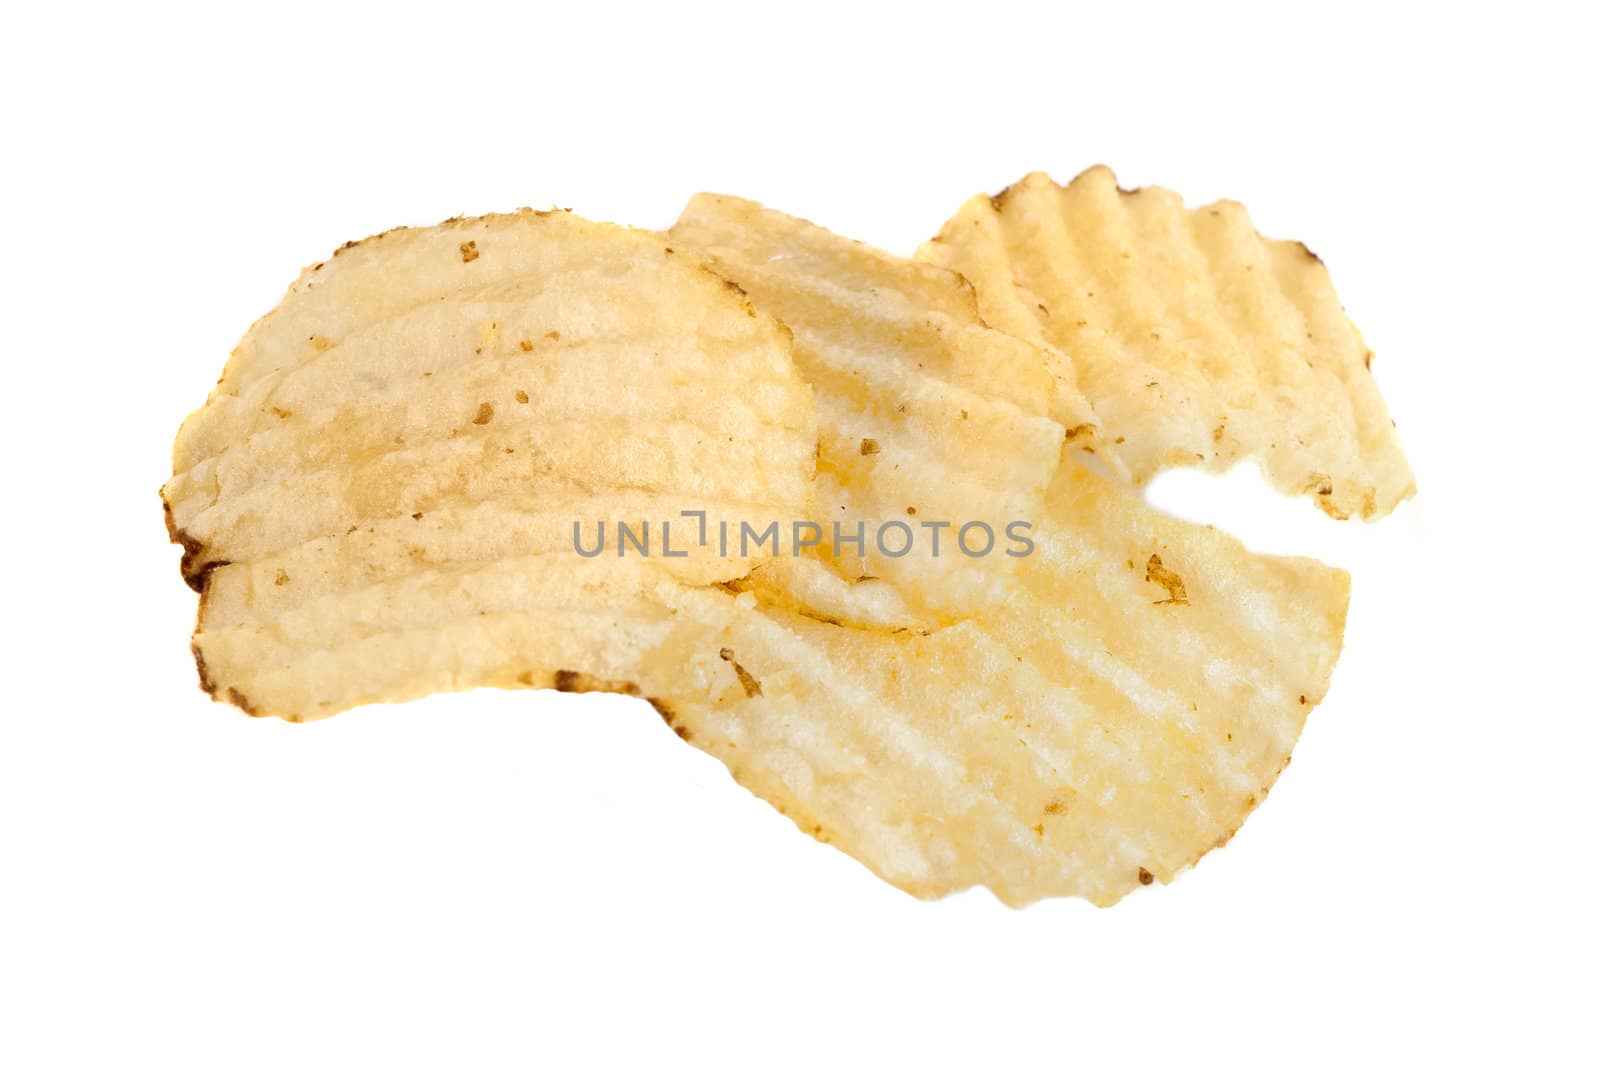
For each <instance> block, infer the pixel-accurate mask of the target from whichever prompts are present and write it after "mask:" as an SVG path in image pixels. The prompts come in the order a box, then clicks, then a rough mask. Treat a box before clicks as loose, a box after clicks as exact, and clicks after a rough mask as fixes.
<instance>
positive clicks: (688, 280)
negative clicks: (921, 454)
mask: <svg viewBox="0 0 1600 1068" xmlns="http://www.w3.org/2000/svg"><path fill="white" fill-rule="evenodd" d="M472 235H476V236H472ZM458 238H460V239H461V240H457V239H458ZM462 241H472V242H474V243H475V247H476V249H477V252H478V255H477V256H476V257H467V258H463V257H462V256H461V255H456V256H455V257H454V259H453V261H452V262H450V263H448V264H441V262H440V259H441V257H442V256H443V253H444V251H446V250H448V249H450V248H453V247H455V246H457V245H460V244H461V243H462ZM358 247H359V248H360V249H361V252H360V253H359V255H357V254H354V250H352V251H351V252H348V253H346V254H345V256H342V257H340V258H339V260H340V262H339V264H338V266H334V265H332V264H330V265H329V267H328V268H327V269H326V270H324V271H322V272H321V273H317V272H312V273H311V275H309V276H303V278H302V282H301V283H299V284H298V285H297V288H296V289H295V290H292V291H291V294H290V297H289V298H287V299H286V301H285V305H284V306H283V307H282V308H280V309H279V311H278V312H274V313H273V314H272V315H269V316H268V317H266V318H265V319H263V320H261V322H260V323H258V324H257V325H256V327H255V328H253V329H252V331H251V334H250V336H249V337H247V339H246V342H245V343H244V344H242V345H241V346H240V349H239V350H238V351H237V352H236V353H235V355H234V357H233V360H232V361H231V362H230V367H231V368H233V369H234V370H233V373H232V374H231V375H229V376H227V377H225V380H224V384H223V387H219V391H218V393H216V394H215V395H213V397H212V399H211V401H210V402H208V404H207V407H206V408H205V409H203V410H202V412H201V413H198V414H197V415H196V416H194V417H191V419H190V420H189V421H188V422H187V423H186V424H185V429H184V430H183V432H182V433H181V434H180V439H179V447H178V450H177V451H178V453H179V455H180V457H181V456H183V455H185V454H186V453H187V455H188V456H189V458H190V460H191V461H192V462H190V463H188V465H187V466H185V465H184V463H183V460H182V459H180V460H179V461H178V462H177V464H176V465H175V466H177V467H178V468H179V470H178V473H177V474H176V475H175V476H174V478H173V479H172V481H171V482H169V483H168V485H167V486H166V487H165V488H164V490H163V498H164V500H165V503H166V506H167V517H168V523H169V526H170V528H171V532H172V535H173V538H174V540H175V541H178V542H180V543H182V544H183V545H184V547H185V561H184V569H185V574H186V576H187V577H188V578H189V579H190V580H191V582H193V583H194V584H196V586H197V588H203V589H204V596H203V599H202V610H201V618H200V628H199V631H198V632H197V634H196V636H195V650H196V657H197V660H198V661H199V662H200V664H201V670H202V677H203V679H204V681H205V682H206V685H207V686H208V688H210V689H212V690H214V692H217V693H219V694H222V695H224V696H227V697H229V698H230V699H232V700H234V701H236V703H239V704H241V705H243V706H245V707H247V708H250V709H251V710H253V711H257V712H264V713H270V714H275V715H282V716H286V717H289V718H295V719H305V718H311V717H313V716H319V715H327V714H330V713H332V712H335V711H338V710H339V709H341V708H345V707H349V706H350V705H351V704H354V703H361V702H366V701H375V700H398V699H403V698H406V697H414V696H418V695H420V694H421V693H424V692H429V691H430V690H442V689H452V688H461V687H468V686H477V685H515V684H520V685H549V684H551V683H552V682H553V681H555V682H559V681H560V680H561V679H566V680H568V681H569V682H570V681H571V680H572V679H586V680H598V681H593V682H592V684H593V685H596V686H598V685H601V684H602V683H604V684H605V685H613V686H617V687H624V688H625V687H627V686H634V685H638V684H639V682H640V681H642V680H649V679H651V678H653V677H655V673H656V670H657V668H656V665H659V666H660V667H661V670H663V671H665V670H666V669H667V666H668V665H671V664H673V663H675V662H676V661H675V658H674V657H673V656H671V655H668V653H667V651H668V650H670V649H672V648H673V643H674V641H675V640H677V639H676V638H675V637H674V635H675V634H676V633H677V630H675V628H678V629H681V630H682V631H683V632H685V633H699V632H700V630H701V629H703V626H704V625H703V624H702V623H700V622H699V621H696V620H691V619H689V618H687V617H681V618H680V616H679V612H678V610H677V609H676V608H673V607H671V596H672V591H673V590H674V589H676V588H677V587H679V586H682V585H684V584H709V583H716V582H723V581H728V580H731V579H735V578H739V577H741V576H743V575H744V574H745V573H746V572H748V571H749V569H750V567H751V564H750V563H749V562H748V560H746V559H743V558H740V557H739V556H738V555H736V554H729V553H726V552H724V551H722V548H721V546H719V545H718V544H717V543H716V542H715V541H714V540H713V539H710V538H708V537H706V536H705V525H706V524H707V522H708V521H710V522H713V523H721V524H727V523H732V524H735V525H736V526H737V525H739V524H746V523H748V524H753V525H756V526H765V525H767V524H776V523H778V522H780V521H785V520H788V519H789V518H790V517H793V516H797V515H805V514H808V513H809V511H810V509H811V486H812V479H813V477H814V466H815V450H816V433H817V431H816V422H815V415H814V409H813V404H812V399H811V391H810V389H809V387H808V386H806V384H805V383H804V382H803V381H801V379H800V378H799V377H798V375H797V373H796V370H795V367H794V363H793V358H792V343H791V340H790V336H789V334H788V331H787V330H786V329H784V328H783V327H782V326H781V325H780V324H778V323H777V322H776V321H774V320H773V319H771V318H770V317H768V316H766V315H764V314H762V313H760V312H758V311H757V310H756V309H755V308H754V307H753V306H752V305H751V304H750V303H749V301H748V300H746V299H745V298H744V296H743V295H742V294H741V293H739V292H738V290H737V289H736V287H733V286H731V285H729V284H728V283H727V282H726V281H724V280H723V279H722V278H720V277H718V276H716V275H713V274H712V273H710V272H709V271H708V270H706V268H705V267H704V265H703V263H702V262H701V261H700V260H698V259H697V258H695V257H693V256H692V255H689V254H687V253H684V252H679V251H674V250H672V249H670V248H668V247H667V246H666V244H665V243H664V242H663V241H662V240H661V239H660V238H659V237H658V236H656V235H653V234H649V233H645V232H640V231H629V230H625V229H623V228H620V227H614V226H606V225H602V224H597V223H590V222H587V221H585V220H582V219H578V218H576V217H574V216H571V215H567V214H564V213H561V214H554V215H548V214H545V215H541V214H536V213H531V212H526V213H521V214H518V215H511V216H497V217H492V218H490V219H485V220H465V221H459V220H458V221H456V222H452V223H449V224H446V225H445V226H443V227H441V228H437V230H436V231H432V232H429V231H408V232H406V233H405V235H404V236H395V235H393V234H391V235H390V236H388V237H386V238H384V239H382V240H379V239H373V241H371V242H367V243H363V244H362V245H361V246H358ZM478 264H483V265H485V266H487V267H488V268H490V273H488V274H479V273H474V272H473V271H471V270H470V268H473V267H475V266H477V265H478ZM452 270H454V271H455V276H454V277H455V281H454V283H453V284H454V285H456V286H457V287H458V288H457V289H454V290H451V289H449V288H447V286H448V285H449V284H451V283H450V281H449V280H450V277H451V271H452ZM463 272H464V273H463ZM518 272H522V273H518ZM308 279H309V280H308ZM485 281H488V282H490V283H491V287H490V288H484V287H483V286H482V285H481V283H483V282H485ZM350 302H354V303H355V304H356V305H358V306H355V307H352V306H349V305H350ZM297 332H305V336H308V337H312V336H314V337H317V338H320V339H322V343H319V344H317V345H314V346H309V347H307V346H303V345H300V344H299V343H297V342H294V340H293V339H294V337H295V336H297ZM232 387H237V388H238V389H239V390H241V391H242V392H240V393H237V394H235V393H230V392H228V389H229V388H232ZM202 439H203V440H204V446H203V447H200V446H199V445H198V444H197V443H198V442H200V441H201V440H202ZM186 444H187V446H188V447H187V448H186ZM624 527H625V528H626V531H625V530H624ZM608 534H609V537H608V536H607V535H608ZM590 557H592V558H590ZM728 600H729V598H728V595H726V594H724V593H722V592H720V591H719V592H718V595H717V601H716V602H715V603H717V604H721V603H723V602H726V601H728ZM558 676H559V678H558ZM530 680H531V681H530ZM586 684H587V683H586Z"/></svg>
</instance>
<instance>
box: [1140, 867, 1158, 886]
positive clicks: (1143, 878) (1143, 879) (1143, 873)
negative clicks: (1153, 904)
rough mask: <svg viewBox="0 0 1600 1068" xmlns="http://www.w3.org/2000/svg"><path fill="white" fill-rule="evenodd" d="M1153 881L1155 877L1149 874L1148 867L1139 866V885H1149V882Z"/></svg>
mask: <svg viewBox="0 0 1600 1068" xmlns="http://www.w3.org/2000/svg"><path fill="white" fill-rule="evenodd" d="M1155 881H1156V877H1155V876H1154V875H1151V874H1150V871H1149V869H1148V868H1140V869H1139V885H1140V886H1149V885H1150V884H1151V883H1153V882H1155Z"/></svg>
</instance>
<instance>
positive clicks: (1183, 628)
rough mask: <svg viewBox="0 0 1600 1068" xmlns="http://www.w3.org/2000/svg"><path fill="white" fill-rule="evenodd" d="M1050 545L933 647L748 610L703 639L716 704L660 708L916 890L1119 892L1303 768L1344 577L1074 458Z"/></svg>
mask: <svg viewBox="0 0 1600 1068" xmlns="http://www.w3.org/2000/svg"><path fill="white" fill-rule="evenodd" d="M1037 539H1038V544H1037V550H1036V552H1035V553H1034V554H1033V555H1031V556H1029V557H1027V558H1025V559H1023V560H1022V561H1020V562H1019V566H1018V569H1017V580H1018V581H1017V587H1016V589H1015V590H1014V591H1013V593H1012V595H1011V596H1010V597H1009V598H1008V599H1007V601H1006V603H1005V604H1004V605H1003V606H1001V607H999V608H998V609H995V610H992V611H990V612H988V613H986V614H984V615H981V616H979V617H978V618H977V619H975V620H970V621H966V622H962V623H959V624H956V625H953V626H950V627H946V628H944V629H941V630H939V631H937V632H935V633H933V634H931V635H928V636H921V635H914V634H884V633H881V632H877V631H872V630H864V629H857V628H849V627H841V626H836V625H829V624H826V623H821V622H816V621H814V620H811V619H808V618H806V617H804V616H801V615H798V614H795V613H792V612H787V611H783V610H779V609H774V608H770V607H761V606H758V605H757V604H756V603H755V602H754V601H753V600H752V601H749V602H747V603H746V608H747V610H746V611H745V612H743V613H740V614H738V615H736V616H735V617H734V619H733V621H732V624H731V627H730V629H729V630H728V631H727V632H726V633H725V634H724V635H722V636H720V637H718V638H717V639H716V644H717V648H716V650H715V651H714V652H713V650H712V649H711V648H710V647H707V648H706V649H702V650H701V651H700V652H699V654H698V655H699V662H700V671H701V672H703V673H705V674H707V675H710V676H711V677H713V678H714V679H718V678H719V684H720V698H719V700H717V701H715V702H713V703H710V704H706V703H700V702H695V701H682V702H677V701H668V702H665V706H666V707H665V711H666V713H667V714H668V716H669V719H670V722H672V723H673V724H674V725H675V726H676V727H677V728H678V729H679V730H680V731H681V732H682V733H684V735H685V736H686V737H687V738H688V739H689V741H690V742H691V743H692V744H694V745H696V746H699V747H700V748H702V749H705V750H706V751H707V752H710V753H712V754H713V755H715V756H717V757H718V758H720V759H721V760H722V761H723V762H724V763H726V764H727V765H728V767H729V768H730V770H731V771H732V772H733V774H734V776H735V778H737V779H738V780H739V781H740V782H741V783H743V784H744V785H745V786H747V787H748V788H750V789H751V790H753V791H754V792H756V793H757V794H759V795H760V796H762V797H764V798H766V799H767V800H768V801H770V802H771V803H773V804H774V805H775V806H776V807H777V808H778V809H779V810H780V811H782V812H784V813H785V814H786V815H788V816H789V817H790V818H791V819H792V820H793V821H794V822H795V823H796V824H797V825H798V826H799V827H800V828H801V829H803V830H805V831H806V832H808V833H810V834H812V835H814V836H815V837H817V838H819V839H820V840H822V841H825V842H829V843H831V844H833V845H835V846H838V847H839V848H841V849H843V850H845V851H846V852H848V853H849V854H850V855H852V856H854V857H856V858H857V859H858V860H860V861H862V862H863V863H864V864H866V865H867V866H868V867H869V868H871V869H872V870H873V871H875V872H876V873H877V874H879V875H880V876H882V877H883V878H884V879H886V880H888V881H889V882H891V883H894V884H895V885H896V886H899V887H901V888H902V889H904V890H907V891H909V892H911V893H913V894H916V895H918V896H923V897H936V896H939V895H942V894H946V893H949V892H951V891H954V890H959V889H962V888H965V887H970V886H977V885H983V886H987V887H989V888H990V889H991V890H993V891H994V893H995V894H996V895H997V896H998V897H999V898H1000V899H1001V900H1003V901H1005V902H1007V903H1009V904H1012V905H1021V904H1025V903H1027V902H1030V901H1034V900H1037V899H1039V898H1041V897H1047V896H1053V895H1062V894H1071V895H1079V896H1083V897H1086V898H1088V899H1089V900H1091V901H1093V902H1095V903H1097V904H1100V905H1109V904H1112V903H1114V902H1115V901H1117V900H1118V899H1120V898H1121V897H1122V896H1123V895H1125V894H1126V893H1127V892H1129V891H1130V890H1133V889H1135V888H1137V887H1138V886H1140V885H1141V884H1147V883H1150V882H1153V881H1155V880H1157V879H1159V880H1161V881H1167V880H1169V879H1171V878H1172V877H1173V876H1174V875H1175V874H1176V873H1178V872H1179V871H1181V870H1183V869H1184V868H1186V867H1188V866H1189V865H1191V864H1193V863H1194V862H1195V861H1197V860H1198V859H1199V858H1200V857H1201V856H1202V855H1204V854H1205V853H1206V852H1207V851H1208V850H1210V849H1211V848H1213V847H1214V846H1217V845H1220V844H1222V843H1223V842H1225V841H1226V840H1227V839H1228V838H1229V837H1230V836H1231V835H1232V834H1233V833H1234V831H1235V830H1237V829H1238V827H1239V825H1240V824H1241V823H1242V821H1243V820H1244V819H1245V817H1246V816H1247V815H1248V814H1249V812H1251V811H1252V810H1253V809H1254V807H1255V806H1256V805H1257V804H1259V803H1260V801H1261V800H1262V798H1264V797H1265V796H1266V793H1267V790H1268V789H1269V788H1270V787H1271V785H1272V783H1273V782H1274V780H1275V779H1276V777H1277V775H1278V773H1279V772H1280V771H1281V769H1282V768H1283V767H1284V766H1285V765H1286V764H1287V763H1288V760H1289V752H1290V749H1291V748H1292V747H1293V745H1294V742H1295V739H1296V738H1297V737H1298V735H1299V732H1300V729H1301V726H1302V725H1303V723H1304V720H1305V717H1306V714H1307V713H1308V712H1309V711H1310V709H1311V708H1312V707H1313V706H1314V705H1315V704H1316V703H1317V702H1318V701H1319V700H1321V698H1322V696H1323V694H1324V693H1325V692H1326V689H1327V685H1328V679H1329V675H1330V673H1331V672H1332V669H1333V665H1334V662H1335V660H1336V659H1337V657H1338V653H1339V648H1340V644H1341V640H1342V634H1343V625H1344V613H1345V607H1346V604H1347V599H1348V580H1347V577H1346V576H1345V574H1344V573H1343V572H1341V571H1337V570H1335V569H1332V568H1328V567H1324V566H1323V565H1321V564H1317V563H1315V562H1314V561H1310V560H1300V559H1280V558H1272V557H1263V556H1256V555H1254V554H1251V553H1250V552H1248V551H1247V550H1246V549H1244V547H1243V546H1242V545H1240V544H1239V542H1238V541H1236V540H1235V539H1233V538H1231V537H1229V536H1227V535H1225V534H1221V533H1218V532H1217V531H1215V530H1212V529H1210V528H1205V527H1199V526H1195V525H1193V524H1189V523H1185V522H1182V521H1180V520H1176V519H1172V518H1170V517H1166V516H1162V515H1160V514H1159V513H1156V512H1155V511H1153V510H1152V509H1150V508H1149V507H1148V506H1146V505H1145V504H1144V503H1143V502H1141V501H1140V500H1139V499H1138V498H1137V497H1136V496H1135V495H1134V494H1132V493H1131V492H1129V491H1127V490H1124V489H1121V488H1118V487H1115V486H1112V485H1110V484H1109V483H1106V482H1104V481H1103V480H1101V479H1100V478H1098V477H1097V476H1094V475H1092V474H1089V473H1088V472H1086V471H1085V470H1083V469H1082V468H1080V467H1079V466H1078V465H1076V464H1074V463H1070V462H1069V463H1065V464H1063V465H1062V468H1061V470H1060V473H1059V474H1058V476H1057V478H1056V480H1055V482H1054V483H1053V485H1052V487H1051V491H1050V499H1049V506H1048V512H1047V514H1046V516H1045V517H1044V518H1043V520H1042V522H1041V529H1040V530H1039V532H1038V534H1037ZM1177 589H1181V591H1182V596H1181V597H1178V596H1174V591H1175V590H1177ZM719 670H720V677H719V676H718V672H719Z"/></svg>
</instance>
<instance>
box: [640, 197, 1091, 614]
mask: <svg viewBox="0 0 1600 1068" xmlns="http://www.w3.org/2000/svg"><path fill="white" fill-rule="evenodd" d="M668 240H669V241H671V243H672V244H673V245H674V246H675V247H678V248H689V249H692V250H693V251H695V252H697V253H699V254H701V255H704V256H705V257H706V258H707V259H708V260H709V261H710V262H711V264H712V266H713V269H715V270H717V271H719V272H721V273H723V274H725V275H726V276H727V277H729V278H731V279H733V281H735V282H737V283H738V284H739V286H740V287H742V288H743V289H744V290H745V291H746V292H748V293H749V294H750V297H751V299H752V300H753V301H754V302H755V303H756V305H757V307H760V308H761V309H762V310H763V311H767V312H770V313H772V314H773V315H776V316H778V318H780V319H782V320H783V321H784V322H785V323H786V324H788V326H789V328H790V329H791V330H793V331H794V335H795V358H796V361H797V363H798V364H799V367H800V370H801V373H802V374H803V375H804V376H805V378H806V379H807V380H808V381H809V382H810V383H811V384H812V385H813V387H814V388H815V390H816V397H817V411H818V420H819V423H820V427H821V446H820V451H819V454H818V461H817V511H816V513H815V519H816V522H817V524H818V526H819V528H820V529H819V531H818V536H819V537H820V539H821V545H819V546H818V547H816V548H814V549H813V550H811V552H810V555H808V556H805V557H802V558H799V559H796V558H794V557H793V556H786V557H784V558H782V559H779V560H776V561H772V562H771V563H769V564H767V565H766V566H763V567H762V568H760V569H759V570H757V571H756V572H755V573H754V574H753V575H752V576H751V578H750V580H749V583H750V587H751V588H753V589H755V590H757V592H760V593H762V595H763V596H765V597H767V598H768V599H769V600H778V601H782V600H784V599H786V598H788V599H793V598H794V597H795V591H796V590H797V589H800V588H805V589H806V590H808V591H810V592H809V594H808V595H807V596H806V597H804V598H802V599H803V600H806V601H809V602H810V604H809V609H810V611H811V612H812V613H814V614H820V615H824V616H826V617H828V618H832V619H838V620H841V621H847V622H852V623H856V624H860V625H872V626H880V627H882V626H901V625H907V624H909V623H911V622H913V621H915V620H916V619H919V618H924V619H927V620H933V621H949V620H951V619H956V618H960V617H961V616H963V615H966V614H969V613H970V612H972V611H974V610H976V609H977V608H980V607H982V606H983V605H985V604H987V603H990V602H992V601H993V600H994V599H995V598H997V597H1001V596H1004V592H1005V587H1004V584H1003V581H1002V580H1003V578H1004V576H1005V575H1006V574H1007V573H1008V572H1009V570H1010V569H1011V567H1012V565H1013V563H1014V560H1013V558H1012V557H1011V556H1009V555H1007V551H1008V550H1009V549H1012V548H1014V547H1015V544H1016V543H1015V541H1014V540H1013V539H1009V538H1008V537H1007V534H1008V527H1009V526H1010V524H1012V523H1014V522H1027V521H1028V520H1029V519H1030V517H1032V516H1035V515H1037V514H1038V512H1039V508H1040V503H1041V501H1042V499H1043V494H1044V489H1045V486H1046V485H1047V484H1048V482H1049V479H1050V475H1051V472H1052V471H1053V470H1054V469H1055V466H1056V463H1057V460H1058V458H1059V455H1060V449H1061V442H1062V438H1063V435H1064V431H1063V429H1062V427H1061V426H1060V425H1059V424H1057V423H1055V422H1054V421H1052V420H1051V419H1050V418H1049V417H1048V416H1047V415H1046V412H1045V407H1046V404H1047V403H1048V399H1049V396H1050V383H1049V379H1048V376H1047V373H1046V371H1045V369H1044V355H1043V353H1042V352H1041V351H1040V350H1039V349H1038V348H1037V347H1036V346H1034V345H1031V344H1028V343H1026V342H1022V341H1018V340H1016V339H1014V338H1011V337H1009V336H1007V335H1005V334H1002V333H1000V332H999V331H995V330H990V329H988V328H987V327H985V326H984V325H983V324H982V322H981V321H980V320H979V319H978V318H977V316H976V314H975V312H974V311H973V309H972V308H971V306H970V303H969V297H968V294H967V290H966V288H965V284H964V283H962V282H961V281H960V280H959V279H956V278H955V277H954V276H952V275H951V274H950V273H949V272H946V271H943V270H941V269H939V268H935V267H930V266H927V265H922V264H917V263H914V262H912V261H909V260H903V259H899V258H897V257H894V256H890V255H888V254H887V253H883V252H878V251H876V250H873V249H869V248H867V247H866V246H864V245H861V244H859V243H858V242H854V241H849V240H847V239H845V238H841V237H837V236H835V235H833V234H830V233H828V232H827V231H826V230H823V229H821V228H820V227H817V226H813V225H812V224H810V223H808V222H805V221H803V220H800V219H796V218H792V217H790V216H787V215H783V214H781V213H779V212H776V211H772V210H769V209H766V208H763V207H761V206H760V205H758V204H755V203H752V202H751V201H747V200H740V199H738V198H735V197H724V196H712V195H707V194H701V195H699V196H696V197H694V198H693V199H692V200H691V201H690V202H689V205H688V207H686V208H685V209H684V212H683V214H682V216H681V217H680V218H679V219H678V222H677V224H676V225H675V226H673V228H672V230H671V232H670V233H669V235H668ZM1062 403H1067V402H1065V401H1063V402H1062ZM1084 410H1085V418H1086V419H1087V418H1089V416H1088V415H1087V407H1085V409H1084ZM986 532H987V533H986ZM841 535H855V536H857V537H858V538H860V541H859V542H849V543H846V542H845V541H844V540H843V539H842V538H841ZM885 579H887V580H889V581H890V583H891V585H892V587H893V589H892V590H886V589H860V588H858V587H860V586H862V585H864V584H866V585H870V584H871V583H872V582H873V580H885Z"/></svg>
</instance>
